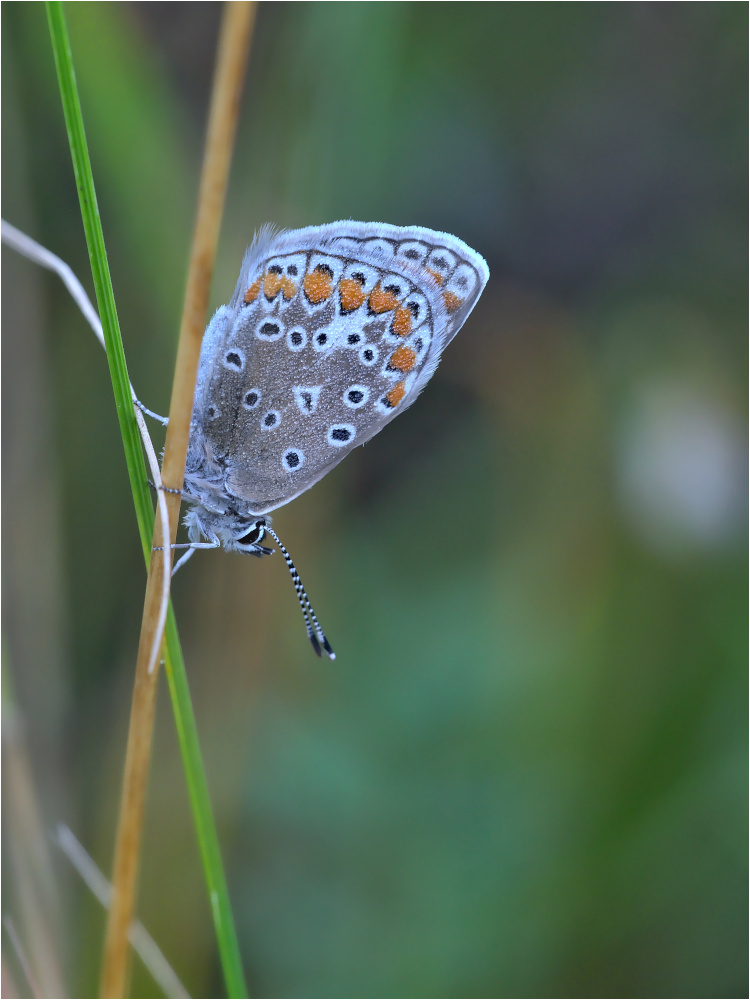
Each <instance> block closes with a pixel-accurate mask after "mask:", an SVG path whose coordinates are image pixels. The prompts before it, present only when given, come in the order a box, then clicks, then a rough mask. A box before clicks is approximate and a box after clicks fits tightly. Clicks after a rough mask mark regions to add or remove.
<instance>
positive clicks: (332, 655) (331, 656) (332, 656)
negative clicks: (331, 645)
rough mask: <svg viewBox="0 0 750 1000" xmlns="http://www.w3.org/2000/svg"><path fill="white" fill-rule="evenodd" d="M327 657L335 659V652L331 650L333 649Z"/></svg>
mask: <svg viewBox="0 0 750 1000" xmlns="http://www.w3.org/2000/svg"><path fill="white" fill-rule="evenodd" d="M328 659H329V660H335V659H336V654H335V653H334V652H333V650H331V652H330V653H329V654H328Z"/></svg>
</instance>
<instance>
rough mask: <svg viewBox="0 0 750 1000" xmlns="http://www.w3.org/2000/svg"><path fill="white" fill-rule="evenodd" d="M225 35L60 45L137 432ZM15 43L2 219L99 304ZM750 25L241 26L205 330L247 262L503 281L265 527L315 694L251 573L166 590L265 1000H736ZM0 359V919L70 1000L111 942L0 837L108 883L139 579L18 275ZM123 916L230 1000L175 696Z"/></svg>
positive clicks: (638, 10) (113, 495)
mask: <svg viewBox="0 0 750 1000" xmlns="http://www.w3.org/2000/svg"><path fill="white" fill-rule="evenodd" d="M220 9H221V8H220V5H219V4H215V3H190V4H185V3H148V4H146V3H135V4H125V3H85V4H82V3H71V4H69V5H67V12H68V18H69V28H70V33H71V40H72V46H73V54H74V58H75V61H76V69H77V73H78V79H79V85H80V88H81V94H82V103H83V111H84V117H85V121H86V126H87V133H88V139H89V145H90V149H91V154H92V161H93V168H94V176H95V180H96V183H97V190H98V197H99V203H100V208H101V212H102V219H103V225H104V233H105V239H106V243H107V249H108V253H109V260H110V266H111V269H112V275H113V281H114V289H115V296H116V298H117V303H118V310H119V316H120V322H121V326H122V331H123V338H124V342H125V349H126V354H127V357H128V362H129V366H130V372H131V377H132V380H133V383H134V385H135V386H136V389H137V391H138V393H139V395H140V396H141V398H142V399H143V400H144V401H146V402H147V403H148V405H150V406H151V407H153V408H155V409H157V410H160V411H162V412H165V411H166V410H167V408H168V398H169V390H170V386H171V368H172V364H173V360H174V352H175V344H176V333H177V327H178V322H179V312H180V304H181V297H182V292H183V283H184V275H185V271H186V263H187V254H188V245H189V238H190V233H191V230H192V222H193V210H194V199H195V194H196V189H197V178H198V171H199V164H200V155H201V144H202V136H203V128H204V120H205V114H206V108H207V99H208V93H209V88H210V78H211V70H212V66H213V57H214V45H215V40H216V35H217V30H218V19H219V15H220ZM2 15H3V33H2V56H3V59H2V84H3V87H2V99H3V104H2V110H3V115H2V127H3V182H4V187H3V195H4V198H3V216H4V217H5V218H7V219H8V220H9V221H11V222H13V223H14V224H15V225H17V226H19V227H20V228H22V229H24V230H25V231H26V232H28V233H29V234H30V235H32V236H34V237H35V238H37V239H38V240H40V241H41V242H42V243H43V244H45V245H46V246H48V247H49V248H50V249H52V250H54V251H55V252H56V253H58V254H60V255H61V256H62V257H63V258H64V259H65V260H66V261H67V262H68V263H69V264H70V265H71V266H72V267H73V268H74V270H75V271H76V272H77V273H78V275H79V276H80V277H81V278H82V280H83V281H84V284H85V285H86V287H87V288H88V289H89V290H91V280H90V274H89V272H88V258H87V254H86V249H85V244H84V239H83V232H82V226H81V221H80V215H79V211H78V205H77V196H76V192H75V188H74V184H73V178H72V170H71V166H70V158H69V152H68V148H67V139H66V135H65V132H64V126H63V120H62V113H61V108H60V100H59V96H58V94H57V89H56V80H55V75H54V67H53V62H52V56H51V51H50V45H49V38H48V34H47V27H46V20H45V12H44V5H43V4H40V3H12V4H11V3H6V4H3V6H2ZM747 20H748V11H747V6H746V5H745V4H739V3H710V4H709V3H690V4H682V3H679V4H651V3H633V4H622V3H617V4H614V3H610V4H603V3H585V4H584V3H580V4H579V3H554V4H552V3H364V2H363V3H265V4H261V5H260V8H259V15H258V21H257V27H256V34H255V39H254V42H253V48H252V54H251V61H250V66H249V72H248V80H247V86H246V91H245V102H244V107H243V110H242V117H241V124H240V129H239V135H238V144H237V152H236V157H235V161H234V167H233V171H232V181H231V188H230V193H229V198H228V204H227V212H226V219H225V223H224V226H223V231H222V238H221V246H220V252H219V260H218V265H217V269H216V274H215V280H214V290H213V295H212V307H215V306H216V305H218V304H220V303H222V302H226V301H227V299H228V297H229V296H230V294H231V292H232V290H233V288H234V284H235V280H236V276H237V272H238V269H239V264H240V260H241V257H242V253H243V250H244V248H245V246H246V244H247V243H248V242H249V241H250V239H251V238H252V234H253V231H254V229H255V228H256V227H257V226H259V225H260V224H261V223H263V222H267V221H272V222H275V223H277V224H279V225H283V226H288V227H296V226H304V225H308V224H313V223H322V222H328V221H332V220H334V219H339V218H346V217H352V218H355V219H363V220H376V219H380V220H383V221H387V222H390V223H394V224H399V225H407V224H418V225H423V226H430V227H432V228H436V229H445V230H448V231H450V232H453V233H455V234H456V235H458V236H460V237H461V238H462V239H464V240H465V241H466V242H468V243H469V244H470V245H471V246H473V247H475V248H476V249H477V250H478V251H479V252H480V253H482V254H483V255H484V256H485V257H486V258H487V260H488V262H489V265H490V271H491V278H490V282H489V285H488V287H487V289H486V291H485V293H484V295H483V297H482V299H481V301H480V302H479V305H478V306H477V308H476V310H475V312H474V313H473V315H472V316H471V318H470V320H469V322H468V323H467V325H466V327H465V329H464V330H463V331H462V332H461V334H460V335H459V337H458V338H457V339H456V341H455V342H454V343H453V344H452V345H451V346H450V348H449V349H448V351H447V352H446V356H445V357H444V359H443V362H442V364H441V366H440V368H439V370H438V372H437V375H436V377H435V378H434V380H433V381H432V382H431V383H430V385H429V386H428V388H427V389H426V391H425V392H424V393H423V395H422V397H421V398H420V399H419V401H418V403H417V404H416V405H415V406H414V407H413V408H412V409H410V410H409V411H408V413H406V414H405V415H404V416H403V417H401V418H400V419H399V420H397V421H396V422H395V423H393V424H392V425H391V426H389V427H388V428H387V429H386V430H385V432H384V433H383V434H381V435H379V436H378V437H376V438H375V439H374V440H373V441H372V442H370V443H369V444H368V445H367V447H366V448H364V449H361V450H358V451H357V452H355V453H354V454H352V455H351V457H349V458H348V459H347V460H346V461H345V462H344V463H342V465H341V466H339V467H338V468H337V469H336V470H335V471H334V472H332V473H331V474H330V475H329V476H328V477H327V478H326V479H325V480H324V481H323V482H321V483H320V484H318V485H317V486H316V487H315V488H314V489H313V490H311V491H310V492H309V493H307V494H306V495H304V496H303V497H301V498H300V499H298V500H296V501H295V502H294V503H293V504H292V505H290V506H289V507H288V508H285V509H283V510H281V511H279V512H278V513H277V515H276V517H275V522H274V523H275V526H276V528H277V530H278V531H279V533H280V534H281V537H282V538H283V540H284V541H285V543H286V545H287V546H288V547H289V549H290V551H291V552H292V554H293V556H294V558H295V560H296V562H297V565H298V567H299V569H300V572H301V574H302V577H303V579H304V581H305V584H306V586H307V588H308V590H309V592H310V595H311V597H312V600H313V603H314V605H315V608H316V610H317V612H318V615H319V617H320V618H321V621H322V622H323V625H324V627H325V629H326V631H327V633H328V635H329V636H330V637H331V639H332V642H333V644H334V647H335V648H336V650H337V653H338V659H337V660H336V662H335V663H333V664H331V663H328V662H322V661H317V660H316V659H315V658H314V657H313V655H312V654H311V651H310V648H309V643H307V641H306V639H305V635H304V629H303V624H302V621H301V618H300V614H299V610H298V607H297V602H296V600H295V599H294V594H293V591H292V587H291V585H290V582H289V579H288V576H287V573H286V570H285V568H284V564H283V561H282V560H281V559H280V558H278V556H277V557H275V558H274V559H270V560H264V561H263V562H256V561H255V560H250V559H246V558H243V557H241V556H237V555H234V556H230V555H226V554H225V553H221V552H209V553H205V554H200V555H197V556H196V557H195V558H194V560H193V561H192V562H191V563H190V565H189V566H188V567H187V568H186V569H185V570H184V571H182V572H181V573H180V574H179V575H178V577H177V578H176V579H175V584H174V588H173V593H174V599H175V604H176V610H177V618H178V622H179V623H180V625H181V634H182V640H183V643H184V651H185V658H186V662H187V667H188V673H189V677H190V680H191V686H192V691H193V696H194V700H195V707H196V713H197V717H198V725H199V730H200V733H201V739H202V745H203V750H204V754H205V758H206V766H207V769H208V774H209V782H210V786H211V789H212V795H213V801H214V805H215V809H216V815H217V821H218V824H219V831H220V837H221V842H222V849H223V854H224V858H225V862H226V865H227V874H228V879H229V884H230V893H231V897H232V900H233V905H234V909H235V912H236V917H237V921H238V929H239V933H240V938H241V948H242V954H243V960H244V964H245V968H246V972H247V975H248V978H249V983H250V989H251V995H254V996H262V997H744V996H747V984H746V967H747V962H746V941H747V920H746V914H747V905H746V788H747V781H746V751H745V747H746V725H745V717H746V683H745V670H746V661H747V644H746V607H747V587H746V550H747V540H746V528H745V523H746V521H745V506H746V505H745V497H746V472H747V469H746V464H747V463H746V444H745V438H746V435H745V428H746V417H745V413H746V401H747V400H746V370H747V361H746V301H747V270H748V259H747V237H746V219H747V205H746V200H747V197H746V196H747V154H746V148H747V125H746V122H747V97H746V94H747V84H746V80H747V28H748V24H747ZM3 333H4V337H3V347H4V351H3V362H4V365H3V376H4V378H3V388H4V391H3V453H4V486H5V495H4V500H5V509H4V526H3V529H4V530H3V540H4V557H5V558H4V615H5V617H4V647H3V651H4V654H5V672H4V692H5V702H4V704H5V719H6V726H5V732H6V754H5V757H6V764H7V765H8V769H9V770H10V769H12V775H11V779H12V780H11V781H8V780H7V774H6V783H5V789H6V792H7V789H8V788H9V787H10V788H11V789H12V790H13V789H15V791H14V792H13V794H14V795H15V796H20V799H19V798H18V797H15V798H13V799H12V800H11V805H10V806H9V802H8V797H7V796H6V802H5V806H6V807H5V811H4V816H3V820H4V831H5V837H6V840H5V843H6V850H5V852H4V859H3V860H4V874H5V876H6V878H5V883H4V901H3V913H4V914H7V915H10V916H11V917H12V918H13V920H14V923H15V926H16V928H17V930H18V933H19V936H20V937H21V939H22V941H23V943H24V946H25V948H26V949H27V951H28V952H29V955H30V958H31V960H32V963H34V965H35V968H36V972H37V977H38V978H39V979H40V980H45V977H46V981H50V980H49V977H50V976H52V977H54V975H58V976H60V977H62V980H63V982H64V984H65V987H64V988H65V990H66V991H67V993H68V995H70V996H90V995H92V990H95V989H96V982H97V976H98V966H99V960H100V950H101V944H102V937H103V912H102V910H101V909H100V908H99V906H98V904H97V903H95V902H94V901H93V900H92V898H91V897H90V895H89V893H88V890H86V889H85V888H84V887H83V886H82V884H81V883H80V881H79V879H78V877H77V876H76V875H75V874H73V873H72V872H71V870H70V868H69V866H68V864H67V862H66V861H65V859H64V858H62V857H61V855H60V854H59V852H58V851H57V849H56V848H55V847H54V846H53V845H52V844H51V843H50V842H49V841H48V842H47V843H46V847H45V841H44V839H43V838H42V840H41V842H40V843H39V844H36V843H35V844H34V845H32V843H31V840H30V839H29V837H28V836H26V835H25V834H24V830H25V829H26V827H25V826H24V823H25V822H26V820H27V819H28V817H29V816H31V817H32V819H33V815H32V813H33V809H32V805H31V804H30V803H32V799H33V800H34V801H35V802H36V807H37V808H38V810H39V814H40V823H41V829H42V830H43V831H44V834H45V836H46V835H47V833H48V831H50V830H51V829H52V828H53V827H54V824H55V823H56V822H58V821H59V820H62V821H64V822H66V823H68V824H69V825H70V827H71V828H72V829H73V830H74V832H75V833H76V834H77V835H78V837H79V838H80V839H81V840H82V841H83V843H84V844H85V845H86V846H87V848H88V849H89V850H90V851H91V853H92V855H93V856H94V858H95V859H96V860H97V862H98V863H99V864H100V865H101V867H102V868H103V869H104V870H105V871H106V872H109V871H110V867H111V858H112V850H113V831H114V823H115V815H116V806H117V799H118V795H119V787H120V780H121V774H122V766H123V754H124V746H125V734H126V727H127V718H128V713H129V701H130V693H131V684H132V674H133V667H134V662H135V654H136V647H137V639H138V631H139V625H140V614H141V606H142V596H143V588H144V580H145V575H144V568H143V561H142V556H141V550H140V545H139V541H138V536H137V531H136V524H135V518H134V514H133V510H132V505H131V500H130V494H129V489H128V484H127V479H126V474H125V467H124V461H123V457H122V449H121V444H120V439H119V432H118V427H117V421H116V417H115V412H114V406H113V403H112V393H111V388H110V385H109V379H108V374H107V368H106V363H105V359H104V355H103V352H102V351H101V349H100V348H99V346H98V345H97V344H96V342H95V340H94V338H93V336H92V335H91V334H90V332H89V331H88V329H87V327H86V326H85V324H84V322H83V320H82V319H81V317H80V315H79V314H78V312H77V310H76V308H75V307H74V306H73V305H72V303H71V302H70V300H69V298H68V296H67V294H66V292H65V291H64V289H63V287H62V285H61V283H60V282H59V280H58V279H57V278H56V277H54V276H53V275H50V274H48V273H45V272H42V271H40V270H39V269H38V268H36V267H34V266H33V265H31V264H29V263H28V262H26V261H23V260H21V259H20V258H19V257H17V256H16V255H14V254H13V253H12V252H10V251H7V250H3ZM155 436H156V438H157V440H159V441H160V440H161V439H160V436H159V434H158V432H157V433H155ZM8 747H10V750H9V749H8ZM24 754H27V755H28V756H27V757H26V758H24ZM25 765H28V768H27V769H26V770H24V767H25ZM8 794H10V793H8ZM18 801H21V802H25V803H26V807H27V812H23V810H20V808H17V803H18ZM11 806H12V807H11ZM29 810H31V811H30V812H29ZM27 813H28V815H27ZM32 826H33V823H32ZM32 846H33V848H34V851H37V854H38V856H37V854H34V853H33V851H32ZM45 850H46V851H49V853H50V858H51V861H50V865H51V867H50V868H49V869H48V868H46V867H44V865H45V864H46V862H44V859H43V858H42V854H43V853H44V851H45ZM38 852H41V854H39V853H38ZM29 872H31V874H29ZM40 873H42V874H40ZM29 879H31V883H30V882H29ZM34 880H36V884H34ZM35 893H36V896H35V895H34V894H35ZM34 899H37V901H39V900H42V901H43V906H42V912H43V914H44V915H45V916H46V918H47V923H48V925H49V939H47V938H44V939H43V935H42V933H41V930H40V928H39V926H37V925H35V923H34V917H33V913H34V905H33V904H34ZM139 912H140V915H141V917H142V919H143V920H144V922H145V924H146V925H147V927H148V928H149V929H150V931H151V932H152V933H153V935H154V936H155V938H156V940H157V941H158V942H159V944H160V945H161V946H162V948H163V949H164V951H165V952H166V955H167V957H168V958H169V960H170V961H171V962H172V964H173V965H174V967H175V969H176V971H177V972H178V974H179V975H180V976H181V977H182V979H183V981H184V982H185V984H186V986H187V988H188V989H189V990H190V991H191V993H192V994H193V995H194V996H204V997H206V996H217V997H218V996H222V995H224V993H223V985H222V980H221V974H220V970H219V966H218V962H217V956H216V949H215V945H214V935H213V929H212V924H211V919H210V913H209V906H208V902H207V898H206V892H205V887H204V883H203V876H202V872H201V868H200V864H199V859H198V853H197V846H196V839H195V833H194V828H193V825H192V819H191V815H190V812H189V809H188V804H187V795H186V789H185V781H184V776H183V774H182V770H181V765H180V760H179V754H178V751H177V746H176V739H175V733H174V725H173V722H172V718H171V711H170V706H169V700H168V697H167V695H166V690H165V689H164V688H163V689H162V691H161V694H160V704H159V713H158V719H157V733H156V746H155V758H154V762H153V768H152V777H151V787H150V798H149V804H148V817H147V829H146V839H145V853H144V863H143V873H142V890H141V896H140V905H139ZM5 944H6V945H7V939H6V940H5ZM5 950H6V953H7V954H8V957H7V966H6V971H7V973H8V975H9V983H10V981H11V980H15V981H16V982H17V984H22V985H21V986H19V987H18V988H20V989H23V988H24V986H23V982H24V981H23V977H22V974H21V972H20V970H19V969H18V965H17V962H16V960H15V957H14V955H13V953H12V949H9V948H7V947H6V949H5ZM58 965H59V969H60V971H59V973H56V972H55V969H56V968H57V967H58ZM9 988H10V987H9ZM133 990H134V995H136V996H146V997H147V996H154V995H155V993H154V991H155V986H154V985H153V983H152V981H151V979H150V978H149V976H148V974H147V973H146V972H145V971H144V970H143V968H142V966H141V965H140V963H139V962H138V961H137V960H136V961H135V963H134V978H133ZM4 995H6V996H9V995H12V993H10V992H6V993H5V994H4ZM15 995H20V996H24V995H29V994H28V993H24V992H20V993H16V994H15ZM47 995H50V994H49V993H48V994H47ZM55 995H64V994H55Z"/></svg>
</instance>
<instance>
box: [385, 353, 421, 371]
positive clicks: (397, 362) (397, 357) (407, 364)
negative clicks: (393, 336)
mask: <svg viewBox="0 0 750 1000" xmlns="http://www.w3.org/2000/svg"><path fill="white" fill-rule="evenodd" d="M416 361H417V352H416V351H413V350H412V349H411V347H399V348H397V349H396V350H395V351H394V352H393V354H392V355H391V356H390V359H389V360H388V368H389V369H390V370H391V371H392V372H402V373H403V374H404V375H405V374H406V373H407V372H410V371H411V370H412V368H413V367H414V365H415V364H416Z"/></svg>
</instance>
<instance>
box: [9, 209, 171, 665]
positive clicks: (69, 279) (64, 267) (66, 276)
mask: <svg viewBox="0 0 750 1000" xmlns="http://www.w3.org/2000/svg"><path fill="white" fill-rule="evenodd" d="M0 221H1V223H2V225H1V226H0V234H1V236H2V242H3V243H5V244H6V245H7V246H9V247H12V248H13V249H14V250H15V251H17V252H18V253H20V254H22V255H23V256H24V257H26V258H27V259H28V260H31V261H34V263H36V264H40V265H41V266H42V267H46V268H47V269H48V270H50V271H54V272H55V273H56V274H58V275H59V276H60V277H61V278H62V280H63V282H64V284H65V287H66V288H67V289H68V291H69V292H70V295H71V297H72V298H73V301H74V302H75V304H76V305H77V306H78V308H79V309H80V310H81V312H82V313H83V315H84V317H85V319H86V321H87V322H88V324H89V326H90V327H91V329H92V330H93V331H94V334H95V335H96V339H97V340H98V341H99V343H100V344H101V345H102V347H104V349H105V351H106V346H105V343H104V332H103V330H102V324H101V322H100V320H99V316H98V315H97V312H96V310H95V309H94V307H93V305H92V304H91V299H89V297H88V295H87V294H86V291H85V289H84V287H83V285H82V284H81V282H80V281H79V280H78V278H77V277H76V275H75V274H74V272H73V270H72V269H71V268H70V267H69V265H68V264H66V263H65V261H64V260H61V259H60V258H59V257H58V256H57V255H56V254H54V253H52V251H51V250H47V248H46V247H43V246H42V245H41V243H37V242H36V240H33V239H32V238H31V237H30V236H27V235H26V234H25V233H23V232H21V230H20V229H16V227H15V226H12V225H11V224H10V223H9V222H6V221H5V219H2V220H0ZM130 394H131V396H132V398H133V402H134V403H135V404H136V406H135V422H136V424H137V425H138V431H139V433H140V435H141V443H142V444H143V450H144V451H145V452H146V458H147V459H148V465H149V469H150V470H151V478H152V480H153V483H154V485H155V486H156V497H157V505H158V508H159V524H158V528H159V529H160V530H161V543H162V546H163V547H165V548H166V547H167V546H168V545H169V540H170V534H169V511H168V509H167V504H166V500H165V498H164V490H163V489H161V486H162V481H161V469H160V468H159V461H158V459H157V457H156V452H155V451H154V445H153V442H152V440H151V435H150V434H149V432H148V427H147V426H146V421H145V420H144V419H143V413H142V412H141V409H140V403H139V401H138V397H137V396H136V394H135V390H134V389H133V386H132V384H131V386H130ZM164 562H165V566H164V570H165V572H164V574H163V583H162V593H161V603H160V606H159V621H158V634H155V635H154V640H153V643H152V646H151V653H150V656H149V665H148V670H149V673H153V671H154V670H155V669H156V662H157V658H158V656H159V650H160V648H161V636H162V635H163V634H164V623H165V622H166V620H167V611H168V609H169V570H168V567H169V553H168V552H166V551H165V552H164Z"/></svg>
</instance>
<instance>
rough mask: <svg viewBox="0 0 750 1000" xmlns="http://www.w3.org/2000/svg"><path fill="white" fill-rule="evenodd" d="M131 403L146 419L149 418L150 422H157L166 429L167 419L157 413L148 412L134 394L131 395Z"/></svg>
mask: <svg viewBox="0 0 750 1000" xmlns="http://www.w3.org/2000/svg"><path fill="white" fill-rule="evenodd" d="M133 403H134V404H135V405H136V406H137V407H138V409H139V410H140V411H141V413H145V414H146V416H147V417H151V419H152V420H158V421H159V423H160V424H161V425H162V427H166V426H167V424H168V423H169V417H161V416H159V414H158V413H154V411H153V410H149V408H148V407H147V406H144V405H143V403H142V402H141V401H140V399H138V397H137V396H136V394H135V393H133Z"/></svg>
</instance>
